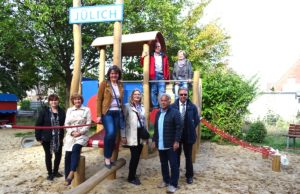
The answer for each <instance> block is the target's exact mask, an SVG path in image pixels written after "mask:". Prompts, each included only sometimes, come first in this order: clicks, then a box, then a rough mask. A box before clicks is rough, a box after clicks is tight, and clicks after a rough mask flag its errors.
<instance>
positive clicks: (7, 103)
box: [0, 94, 18, 125]
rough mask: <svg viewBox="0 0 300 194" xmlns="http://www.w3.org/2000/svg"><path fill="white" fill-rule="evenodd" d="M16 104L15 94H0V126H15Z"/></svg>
mask: <svg viewBox="0 0 300 194" xmlns="http://www.w3.org/2000/svg"><path fill="white" fill-rule="evenodd" d="M17 102H18V97H17V96H16V95H15V94H0V124H13V125H15V124H16V114H17Z"/></svg>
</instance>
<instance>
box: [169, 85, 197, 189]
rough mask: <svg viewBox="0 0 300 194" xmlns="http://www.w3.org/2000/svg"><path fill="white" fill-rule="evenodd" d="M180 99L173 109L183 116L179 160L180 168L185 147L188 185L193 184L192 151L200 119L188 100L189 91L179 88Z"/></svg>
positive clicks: (178, 151) (194, 107)
mask: <svg viewBox="0 0 300 194" xmlns="http://www.w3.org/2000/svg"><path fill="white" fill-rule="evenodd" d="M178 96H179V99H177V100H175V102H174V103H173V104H172V105H171V107H172V108H174V109H176V110H179V111H180V114H181V120H182V123H183V129H182V136H181V142H180V145H179V149H178V150H177V153H178V160H179V166H180V155H181V150H182V147H183V151H184V155H185V169H186V173H185V177H186V182H187V183H188V184H192V183H193V176H194V172H193V162H192V150H193V144H194V143H195V142H196V138H197V134H196V128H197V126H198V124H199V121H200V117H199V114H198V110H197V107H196V106H195V105H194V104H193V103H192V102H191V101H190V100H189V99H188V89H187V88H184V87H182V88H179V90H178Z"/></svg>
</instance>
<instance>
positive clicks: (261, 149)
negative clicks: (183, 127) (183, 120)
mask: <svg viewBox="0 0 300 194" xmlns="http://www.w3.org/2000/svg"><path fill="white" fill-rule="evenodd" d="M200 119H201V120H200V122H201V123H202V124H204V125H205V126H206V127H207V128H208V129H210V130H211V131H213V132H214V133H216V134H218V135H220V136H221V137H223V138H224V139H227V140H228V141H230V142H232V143H234V144H237V145H240V146H242V147H244V148H246V149H248V150H251V151H254V152H260V153H262V154H263V155H265V156H268V155H271V154H274V152H273V151H270V149H268V148H265V147H259V146H254V145H251V144H250V143H248V142H245V141H243V140H240V139H238V138H236V137H234V136H232V135H229V134H228V133H226V132H224V131H222V130H221V129H219V128H217V127H215V126H213V125H212V124H210V123H209V122H208V121H207V120H206V119H204V118H200Z"/></svg>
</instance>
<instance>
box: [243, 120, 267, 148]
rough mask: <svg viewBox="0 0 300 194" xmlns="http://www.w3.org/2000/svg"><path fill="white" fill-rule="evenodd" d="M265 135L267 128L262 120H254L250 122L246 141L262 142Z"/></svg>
mask: <svg viewBox="0 0 300 194" xmlns="http://www.w3.org/2000/svg"><path fill="white" fill-rule="evenodd" d="M266 136H267V129H266V127H265V125H264V123H263V122H261V121H256V122H255V123H252V124H251V125H250V127H249V130H248V132H247V134H246V141H248V142H253V143H262V142H263V140H264V138H265V137H266Z"/></svg>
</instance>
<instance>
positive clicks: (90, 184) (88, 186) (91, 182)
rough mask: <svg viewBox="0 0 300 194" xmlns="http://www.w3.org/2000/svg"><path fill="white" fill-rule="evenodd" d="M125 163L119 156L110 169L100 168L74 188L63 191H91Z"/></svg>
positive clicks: (75, 192)
mask: <svg viewBox="0 0 300 194" xmlns="http://www.w3.org/2000/svg"><path fill="white" fill-rule="evenodd" d="M125 164H126V160H125V159H123V158H121V159H119V160H118V161H116V163H115V165H114V166H112V168H111V169H107V168H102V169H101V170H99V171H98V172H97V173H96V174H95V175H94V176H92V177H90V178H89V179H87V180H86V181H85V182H83V183H82V184H80V185H78V186H77V187H76V188H72V189H71V190H69V191H66V192H64V193H65V194H84V193H88V192H89V191H91V190H92V189H93V188H94V187H95V186H96V185H97V184H99V183H100V182H101V181H103V180H104V179H105V178H106V177H107V176H109V175H110V174H112V173H114V172H116V171H117V170H118V169H120V168H121V167H122V166H124V165H125Z"/></svg>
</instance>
